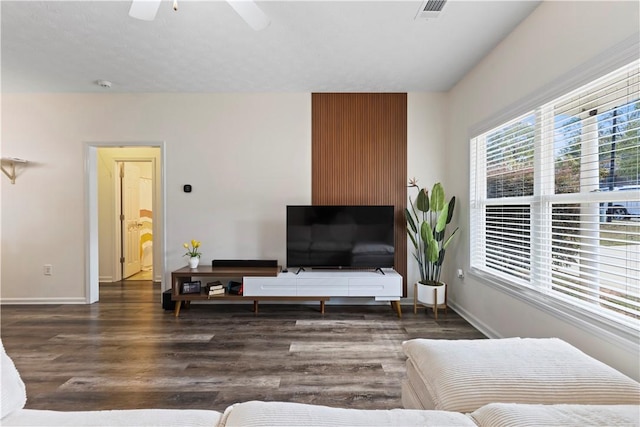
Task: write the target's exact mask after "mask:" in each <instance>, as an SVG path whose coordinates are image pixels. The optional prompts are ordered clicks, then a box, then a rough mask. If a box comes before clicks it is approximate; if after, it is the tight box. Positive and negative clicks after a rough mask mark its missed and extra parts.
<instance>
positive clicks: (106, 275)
mask: <svg viewBox="0 0 640 427" xmlns="http://www.w3.org/2000/svg"><path fill="white" fill-rule="evenodd" d="M163 148H164V143H162V142H157V143H149V142H146V143H135V142H134V143H127V144H124V145H123V144H122V143H108V142H105V143H86V145H85V158H86V168H85V171H86V172H85V176H86V178H85V180H86V183H87V186H86V188H87V203H86V218H87V241H86V245H87V246H86V254H87V269H86V283H87V292H86V300H87V303H94V302H96V301H98V300H99V287H100V283H105V282H106V283H111V282H119V281H122V280H123V278H126V277H125V275H127V276H128V274H129V271H127V272H124V271H123V268H122V264H121V263H120V259H121V258H122V257H123V251H122V249H127V250H128V254H130V255H131V256H130V257H129V258H131V260H132V261H133V262H134V263H135V262H139V265H140V267H139V271H140V272H142V273H144V274H146V275H147V277H149V276H150V277H151V278H150V279H146V278H145V280H152V281H153V282H155V283H156V284H157V283H160V285H161V286H160V287H161V288H162V287H163V282H164V264H165V256H164V253H163V252H164V229H165V223H164V209H165V208H164V201H163V194H164V177H163V175H164V174H163V161H162V154H163V151H164V150H163ZM126 164H129V166H137V167H138V170H139V178H138V179H134V180H131V181H132V182H135V181H137V182H138V185H137V186H135V185H133V184H131V183H124V182H122V183H121V182H120V167H119V165H126ZM148 166H150V172H149V168H148ZM123 167H124V168H126V170H125V172H127V170H128V169H130V168H129V167H127V166H123ZM133 169H134V170H135V168H133ZM124 176H125V177H126V176H127V174H126V173H125V175H124ZM134 176H135V171H134ZM145 178H146V179H145ZM121 185H123V186H128V187H130V188H134V187H138V195H137V198H138V203H137V205H138V206H137V209H135V208H131V209H129V212H134V213H135V214H131V215H129V216H130V217H131V218H130V219H129V221H130V222H129V223H128V224H129V226H130V227H125V229H124V230H125V231H126V230H127V229H128V228H131V232H132V234H134V235H135V234H137V235H138V236H137V239H134V240H132V241H131V242H130V240H129V239H127V238H126V237H127V236H125V238H124V239H123V235H122V230H123V229H122V228H121V225H120V217H121V213H120V208H121V207H123V209H125V210H126V209H128V208H127V206H128V205H130V206H133V205H134V204H128V203H127V201H128V200H134V201H135V198H136V195H135V194H133V195H130V194H131V193H129V192H128V191H121V187H120V186H121ZM145 187H150V191H147V189H146V188H145ZM121 196H122V200H121V199H120V197H121ZM122 201H124V204H123V203H122ZM136 211H137V212H136ZM124 214H125V212H123V213H122V215H124ZM134 221H135V222H134ZM126 224H127V223H125V226H126ZM134 224H135V227H133V225H134ZM133 242H135V243H133ZM124 256H125V258H126V257H127V255H124ZM130 267H131V266H130ZM132 274H133V275H134V276H133V278H136V277H135V274H138V273H132ZM128 277H131V276H128ZM159 297H161V296H159Z"/></svg>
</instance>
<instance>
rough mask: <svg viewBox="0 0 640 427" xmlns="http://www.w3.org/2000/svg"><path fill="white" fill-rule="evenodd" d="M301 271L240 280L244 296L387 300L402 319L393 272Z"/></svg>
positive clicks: (399, 291)
mask: <svg viewBox="0 0 640 427" xmlns="http://www.w3.org/2000/svg"><path fill="white" fill-rule="evenodd" d="M382 271H383V272H384V274H383V273H382V272H380V271H359V270H309V271H307V270H303V271H300V272H299V273H297V274H296V273H293V272H286V273H283V272H281V273H278V275H277V276H275V277H259V276H247V277H243V292H244V293H243V295H244V296H245V297H249V298H250V297H285V298H292V297H327V298H329V297H373V298H375V300H376V301H390V302H391V306H392V307H393V309H394V310H395V312H396V313H397V314H398V317H402V311H401V309H400V298H401V296H402V276H401V275H400V274H398V273H397V272H396V271H395V270H393V269H383V270H382Z"/></svg>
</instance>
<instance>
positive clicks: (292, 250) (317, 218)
mask: <svg viewBox="0 0 640 427" xmlns="http://www.w3.org/2000/svg"><path fill="white" fill-rule="evenodd" d="M394 255H395V247H394V207H393V206H287V266H288V267H290V268H295V267H298V268H299V267H303V268H304V267H311V268H358V269H378V268H389V267H393V264H394V262H393V260H394Z"/></svg>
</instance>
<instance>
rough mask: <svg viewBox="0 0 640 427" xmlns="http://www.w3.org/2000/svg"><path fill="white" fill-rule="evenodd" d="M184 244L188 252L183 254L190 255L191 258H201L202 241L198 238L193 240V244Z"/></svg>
mask: <svg viewBox="0 0 640 427" xmlns="http://www.w3.org/2000/svg"><path fill="white" fill-rule="evenodd" d="M182 246H184V248H185V249H186V250H187V253H186V254H184V255H183V256H188V257H189V258H194V257H198V258H200V255H201V253H200V250H199V249H200V242H199V241H197V240H191V246H189V243H183V244H182Z"/></svg>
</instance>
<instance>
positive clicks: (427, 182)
mask: <svg viewBox="0 0 640 427" xmlns="http://www.w3.org/2000/svg"><path fill="white" fill-rule="evenodd" d="M446 99H447V94H446V93H442V92H440V93H409V94H408V96H407V174H408V175H409V176H408V177H407V183H408V182H409V178H414V177H415V178H417V179H418V185H419V186H420V187H421V188H423V187H427V188H428V189H429V190H431V187H433V184H435V183H436V182H438V181H441V182H442V181H444V178H445V170H446V168H447V167H448V166H447V164H446V163H445V162H444V161H443V159H444V155H445V141H446V120H447V110H446ZM461 166H462V165H461ZM445 191H446V196H447V198H449V197H451V196H453V195H454V194H453V193H450V191H449V189H448V188H446V187H445ZM416 194H417V190H416V189H415V188H409V189H407V196H408V197H411V199H412V200H415V199H416ZM408 205H409V201H408V200H407V206H408ZM412 253H413V245H412V244H411V240H410V239H409V238H407V264H408V265H407V291H408V293H407V297H408V299H409V300H410V301H411V303H413V284H414V283H415V282H417V281H418V280H419V279H420V273H419V272H418V263H417V262H416V260H415V259H414V257H413V255H412Z"/></svg>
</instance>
